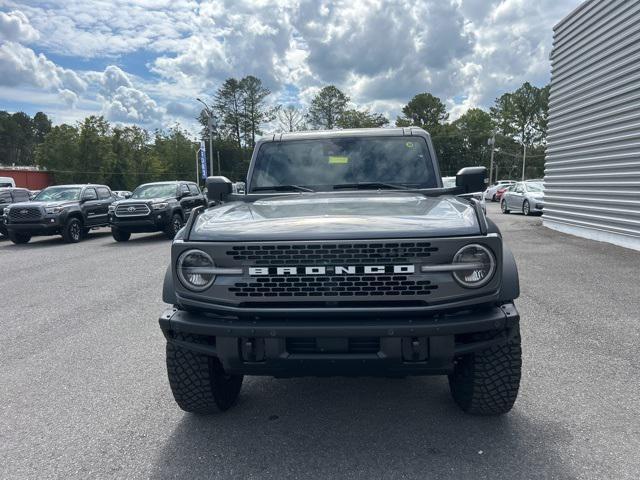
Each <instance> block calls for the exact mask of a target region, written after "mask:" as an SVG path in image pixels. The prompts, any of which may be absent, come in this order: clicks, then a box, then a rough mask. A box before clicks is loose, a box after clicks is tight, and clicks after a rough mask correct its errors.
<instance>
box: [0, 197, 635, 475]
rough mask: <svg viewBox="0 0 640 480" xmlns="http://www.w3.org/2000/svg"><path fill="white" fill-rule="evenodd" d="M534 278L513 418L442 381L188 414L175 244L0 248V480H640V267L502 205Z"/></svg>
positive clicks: (260, 388) (248, 396)
mask: <svg viewBox="0 0 640 480" xmlns="http://www.w3.org/2000/svg"><path fill="white" fill-rule="evenodd" d="M489 215H490V216H491V217H492V218H493V219H495V220H496V221H497V223H498V224H499V226H500V228H501V229H502V231H503V233H504V236H505V239H506V242H507V243H508V245H509V246H510V247H511V248H512V250H513V251H514V254H515V256H516V259H517V261H518V266H519V270H520V279H521V287H522V296H521V298H520V299H519V301H518V302H517V306H518V308H519V310H520V313H521V316H522V319H523V323H522V336H523V348H524V370H523V380H522V385H521V393H520V396H519V398H518V401H517V403H516V406H515V408H514V410H513V411H512V412H511V413H510V414H508V415H506V416H504V417H500V418H477V417H471V416H467V415H465V414H463V413H461V412H460V411H459V410H458V409H457V407H456V406H455V405H454V404H453V402H452V400H451V399H450V397H449V391H448V385H447V382H446V379H445V378H444V377H428V378H407V379H370V378H357V379H343V378H332V379H314V378H304V379H293V380H276V379H271V378H255V377H254V378H249V379H248V380H247V381H245V384H244V387H243V392H242V394H241V396H240V400H239V404H238V405H237V406H236V407H235V408H234V409H233V410H230V411H229V412H227V413H225V414H221V415H216V416H212V417H197V416H193V415H190V414H185V413H183V412H182V411H180V410H179V409H178V408H177V406H176V405H175V403H174V401H173V398H172V397H171V393H170V390H169V386H168V382H167V379H166V374H165V366H164V339H163V337H162V334H161V332H160V329H159V327H158V324H157V317H158V315H159V313H160V312H161V311H162V310H163V308H164V304H163V303H162V301H161V299H160V292H161V282H162V278H163V274H164V270H165V267H166V264H167V259H168V253H169V242H168V241H167V240H166V239H164V238H163V237H162V236H161V235H154V234H152V235H138V236H134V237H133V239H132V240H131V241H130V242H128V243H126V244H117V243H115V242H114V241H113V240H112V238H111V235H110V234H109V233H108V232H107V231H106V230H104V231H101V232H95V233H92V234H91V236H90V239H88V240H86V241H84V242H82V243H80V244H74V245H67V244H64V243H62V241H61V240H60V239H59V238H58V237H51V238H42V239H39V238H37V239H34V240H33V241H32V242H31V243H30V244H28V245H24V246H15V245H13V244H11V243H10V242H8V241H0V289H1V291H2V310H1V312H2V313H1V318H2V332H3V338H2V348H1V349H0V382H1V385H2V388H1V390H0V478H7V479H14V478H20V479H21V478H38V479H43V478H65V479H66V478H79V479H80V478H81V479H86V478H160V479H164V478H260V479H262V478H278V479H281V478H351V479H353V478H367V479H369V478H389V479H390V478H420V479H425V478H430V479H461V478H473V479H484V478H487V479H501V478H504V479H516V478H518V479H519V478H527V479H533V478H545V479H546V478H548V479H571V478H580V479H637V478H640V456H639V455H638V452H640V416H639V415H638V412H639V411H640V400H639V398H640V367H639V365H640V353H639V350H638V344H639V341H640V322H639V321H638V320H639V317H640V300H639V297H640V287H639V286H638V285H639V283H638V274H639V272H640V255H639V254H638V252H633V251H630V250H625V249H622V248H618V247H614V246H611V245H607V244H601V243H597V242H591V241H588V240H584V239H579V238H575V237H571V236H568V235H563V234H560V233H556V232H552V231H549V230H547V229H544V228H543V227H541V219H540V218H539V217H524V216H522V215H502V214H500V213H499V209H498V207H497V204H490V205H489Z"/></svg>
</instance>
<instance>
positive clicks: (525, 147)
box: [521, 143, 527, 182]
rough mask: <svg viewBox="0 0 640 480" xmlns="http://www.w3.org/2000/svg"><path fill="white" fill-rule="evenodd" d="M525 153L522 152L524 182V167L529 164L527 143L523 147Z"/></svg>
mask: <svg viewBox="0 0 640 480" xmlns="http://www.w3.org/2000/svg"><path fill="white" fill-rule="evenodd" d="M523 147H524V148H523V151H522V180H521V181H523V182H524V167H525V165H526V164H527V144H526V143H525V144H524V145H523Z"/></svg>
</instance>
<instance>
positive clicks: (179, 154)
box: [139, 125, 198, 181]
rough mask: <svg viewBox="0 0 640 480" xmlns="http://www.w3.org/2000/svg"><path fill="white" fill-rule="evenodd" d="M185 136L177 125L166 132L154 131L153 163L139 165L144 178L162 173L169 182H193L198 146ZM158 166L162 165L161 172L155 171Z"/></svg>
mask: <svg viewBox="0 0 640 480" xmlns="http://www.w3.org/2000/svg"><path fill="white" fill-rule="evenodd" d="M187 135H188V134H187V132H186V131H184V130H183V129H182V128H181V127H180V126H179V125H176V126H174V127H173V128H171V129H169V130H168V131H156V135H155V141H154V143H153V149H152V159H151V160H153V161H151V160H150V163H148V164H146V165H140V166H139V167H140V169H141V173H142V174H144V175H145V176H152V175H156V176H158V175H160V174H161V173H162V174H163V176H164V177H166V178H167V179H170V180H192V181H195V180H196V170H195V169H196V152H197V150H198V145H197V144H196V143H195V142H194V141H193V140H191V139H189V137H188V136H187ZM154 162H155V163H154ZM158 165H162V170H163V172H160V171H158V170H157V169H158ZM147 181H149V180H147Z"/></svg>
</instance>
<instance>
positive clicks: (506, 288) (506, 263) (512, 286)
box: [500, 243, 520, 303]
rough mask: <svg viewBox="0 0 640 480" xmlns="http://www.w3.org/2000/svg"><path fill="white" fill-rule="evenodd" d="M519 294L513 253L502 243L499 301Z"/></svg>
mask: <svg viewBox="0 0 640 480" xmlns="http://www.w3.org/2000/svg"><path fill="white" fill-rule="evenodd" d="M519 296H520V279H519V277H518V266H517V265H516V259H515V257H514V256H513V253H512V252H511V250H510V249H509V247H507V246H506V245H505V244H504V243H503V244H502V285H501V287H500V301H501V302H503V303H504V302H510V301H511V300H515V299H516V298H518V297H519Z"/></svg>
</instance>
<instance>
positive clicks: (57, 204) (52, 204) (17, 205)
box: [10, 200, 78, 208]
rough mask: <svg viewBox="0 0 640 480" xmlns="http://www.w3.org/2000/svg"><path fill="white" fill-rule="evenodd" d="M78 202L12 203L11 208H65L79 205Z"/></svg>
mask: <svg viewBox="0 0 640 480" xmlns="http://www.w3.org/2000/svg"><path fill="white" fill-rule="evenodd" d="M77 204H78V200H55V201H51V202H20V203H12V204H11V205H10V206H11V208H22V207H37V208H45V207H46V208H51V207H64V206H67V205H77Z"/></svg>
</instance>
